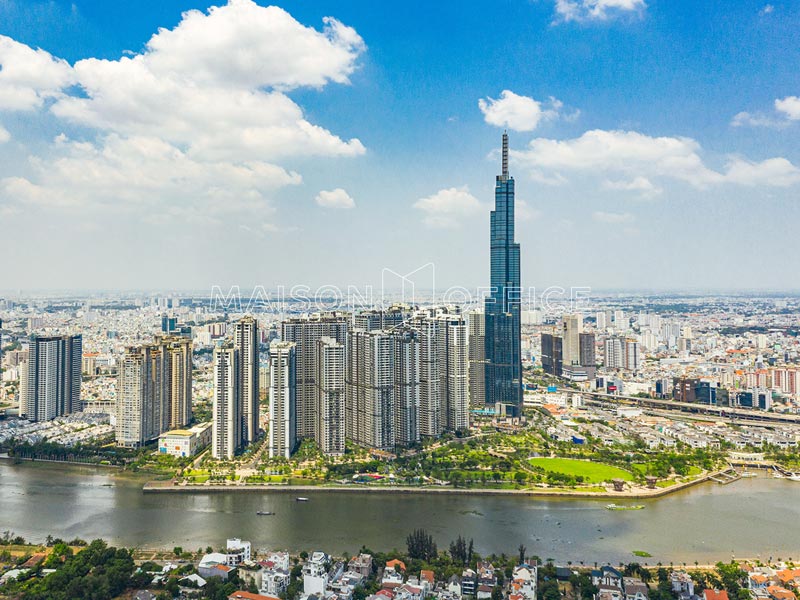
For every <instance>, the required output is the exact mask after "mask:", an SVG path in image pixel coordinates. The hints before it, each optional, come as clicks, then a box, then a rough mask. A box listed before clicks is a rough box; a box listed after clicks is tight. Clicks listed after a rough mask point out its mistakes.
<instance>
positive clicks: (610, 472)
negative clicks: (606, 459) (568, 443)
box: [530, 458, 633, 483]
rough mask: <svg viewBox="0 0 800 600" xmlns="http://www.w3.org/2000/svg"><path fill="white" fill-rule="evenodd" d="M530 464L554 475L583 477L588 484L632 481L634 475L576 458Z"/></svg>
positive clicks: (539, 461)
mask: <svg viewBox="0 0 800 600" xmlns="http://www.w3.org/2000/svg"><path fill="white" fill-rule="evenodd" d="M530 463H531V464H532V465H533V466H535V467H541V468H543V469H545V470H546V471H552V472H554V473H564V474H566V475H575V476H578V475H581V476H583V479H584V481H586V482H588V483H601V482H603V481H611V480H612V479H624V480H625V481H630V480H632V479H633V475H632V474H631V473H629V472H628V471H625V470H623V469H619V468H617V467H612V466H610V465H604V464H602V463H596V462H590V461H588V460H575V459H574V458H532V459H530Z"/></svg>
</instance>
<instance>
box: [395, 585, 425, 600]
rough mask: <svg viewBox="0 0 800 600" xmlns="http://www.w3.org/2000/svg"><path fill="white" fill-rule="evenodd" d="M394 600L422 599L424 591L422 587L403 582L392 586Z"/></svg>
mask: <svg viewBox="0 0 800 600" xmlns="http://www.w3.org/2000/svg"><path fill="white" fill-rule="evenodd" d="M393 591H394V600H423V598H424V593H423V589H422V587H420V586H418V585H412V584H410V583H404V584H403V585H400V586H397V587H396V588H394V590H393Z"/></svg>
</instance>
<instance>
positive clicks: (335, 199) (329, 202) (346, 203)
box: [315, 188, 356, 208]
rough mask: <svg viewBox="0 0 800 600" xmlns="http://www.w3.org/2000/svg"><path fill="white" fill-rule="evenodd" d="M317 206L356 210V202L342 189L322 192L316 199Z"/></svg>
mask: <svg viewBox="0 0 800 600" xmlns="http://www.w3.org/2000/svg"><path fill="white" fill-rule="evenodd" d="M315 200H316V202H317V204H319V205H320V206H323V207H325V208H355V207H356V201H355V200H353V198H352V197H351V196H350V194H348V193H347V192H346V191H344V190H343V189H342V188H336V189H335V190H322V191H321V192H320V193H319V194H317V197H316V198H315Z"/></svg>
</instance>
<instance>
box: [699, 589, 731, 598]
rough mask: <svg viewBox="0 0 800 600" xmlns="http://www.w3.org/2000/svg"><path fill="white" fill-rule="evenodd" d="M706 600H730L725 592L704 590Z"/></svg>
mask: <svg viewBox="0 0 800 600" xmlns="http://www.w3.org/2000/svg"><path fill="white" fill-rule="evenodd" d="M703 598H704V600H729V599H728V592H726V591H725V590H703Z"/></svg>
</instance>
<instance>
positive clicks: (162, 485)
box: [142, 473, 717, 500]
mask: <svg viewBox="0 0 800 600" xmlns="http://www.w3.org/2000/svg"><path fill="white" fill-rule="evenodd" d="M716 475H717V473H709V474H706V475H703V476H701V477H698V478H697V479H694V480H692V481H685V482H682V483H677V484H675V485H672V486H670V487H667V488H656V489H652V490H651V489H635V490H626V491H623V492H614V491H605V492H586V491H581V490H548V489H547V488H525V489H519V490H494V489H476V488H449V487H405V486H380V487H377V486H366V485H357V484H353V485H254V484H251V485H247V484H207V483H206V484H180V483H175V482H172V481H149V482H148V483H146V484H145V485H144V487H143V488H142V489H143V491H144V492H145V493H178V494H209V493H212V494H213V493H223V492H260V493H276V494H300V493H311V492H313V493H326V492H336V493H343V492H344V493H348V492H349V493H359V494H364V493H369V494H451V495H466V496H529V497H556V498H584V499H589V498H597V499H617V500H619V499H630V500H636V499H647V498H659V497H661V496H666V495H668V494H671V493H673V492H677V491H679V490H684V489H686V488H689V487H692V486H695V485H698V484H700V483H704V482H706V481H709V480H710V479H711V478H712V477H714V476H716Z"/></svg>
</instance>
